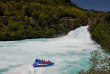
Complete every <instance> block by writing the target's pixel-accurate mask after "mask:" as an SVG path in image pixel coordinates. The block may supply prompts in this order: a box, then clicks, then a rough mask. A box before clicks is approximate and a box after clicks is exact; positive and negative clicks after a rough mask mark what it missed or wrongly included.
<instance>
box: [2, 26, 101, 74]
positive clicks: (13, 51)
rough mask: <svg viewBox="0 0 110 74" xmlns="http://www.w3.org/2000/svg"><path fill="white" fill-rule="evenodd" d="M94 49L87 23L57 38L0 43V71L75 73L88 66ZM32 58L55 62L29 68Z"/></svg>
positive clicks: (4, 72) (16, 72) (23, 73)
mask: <svg viewBox="0 0 110 74" xmlns="http://www.w3.org/2000/svg"><path fill="white" fill-rule="evenodd" d="M97 49H100V45H98V44H97V43H95V42H94V41H92V40H91V38H90V34H89V32H88V31H87V26H82V27H80V28H77V29H76V30H74V31H71V32H69V33H68V35H67V36H64V37H60V38H49V39H47V38H42V39H27V40H21V41H7V42H0V74H76V73H77V71H79V70H81V69H82V68H83V69H85V70H86V69H87V68H88V66H89V64H88V62H89V57H90V52H91V51H93V50H97ZM36 58H38V59H45V60H51V61H52V62H54V63H55V65H54V66H50V67H40V68H33V66H32V64H33V62H34V60H35V59H36Z"/></svg>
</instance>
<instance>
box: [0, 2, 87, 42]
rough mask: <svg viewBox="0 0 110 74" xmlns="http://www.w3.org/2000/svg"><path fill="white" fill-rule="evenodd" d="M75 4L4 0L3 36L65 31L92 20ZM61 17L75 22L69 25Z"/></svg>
mask: <svg viewBox="0 0 110 74" xmlns="http://www.w3.org/2000/svg"><path fill="white" fill-rule="evenodd" d="M75 6H76V5H74V4H72V3H71V2H70V1H69V0H1V1H0V16H5V18H0V40H1V41H7V40H20V39H27V38H50V37H56V36H58V35H65V34H67V33H68V32H69V31H70V30H73V29H75V28H76V27H79V26H81V25H86V24H87V23H88V19H87V16H86V12H84V11H82V10H81V9H80V8H78V7H75ZM65 17H71V18H72V20H71V19H68V18H65ZM61 19H65V21H67V20H70V21H71V22H75V24H66V25H65V24H64V22H65V21H63V22H61ZM67 26H68V27H67Z"/></svg>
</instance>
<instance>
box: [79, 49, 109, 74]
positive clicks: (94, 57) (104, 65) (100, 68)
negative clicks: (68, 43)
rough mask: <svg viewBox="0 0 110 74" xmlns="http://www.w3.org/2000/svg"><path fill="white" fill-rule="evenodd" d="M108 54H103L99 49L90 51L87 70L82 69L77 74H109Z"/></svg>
mask: <svg viewBox="0 0 110 74" xmlns="http://www.w3.org/2000/svg"><path fill="white" fill-rule="evenodd" d="M109 73H110V54H104V53H102V52H101V51H99V50H95V51H93V52H92V53H91V58H90V67H89V69H88V70H87V71H84V70H83V69H82V70H81V71H79V72H78V74H109Z"/></svg>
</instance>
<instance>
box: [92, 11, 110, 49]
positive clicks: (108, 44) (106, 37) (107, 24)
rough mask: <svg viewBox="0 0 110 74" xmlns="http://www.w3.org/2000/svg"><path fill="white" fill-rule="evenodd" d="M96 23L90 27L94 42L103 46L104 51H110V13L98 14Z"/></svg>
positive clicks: (95, 19)
mask: <svg viewBox="0 0 110 74" xmlns="http://www.w3.org/2000/svg"><path fill="white" fill-rule="evenodd" d="M94 21H95V23H92V24H91V25H90V32H91V34H92V37H93V39H94V40H96V41H97V42H98V43H100V44H101V46H102V48H103V49H106V50H110V13H104V12H102V13H100V14H99V13H97V16H96V17H95V18H94Z"/></svg>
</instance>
